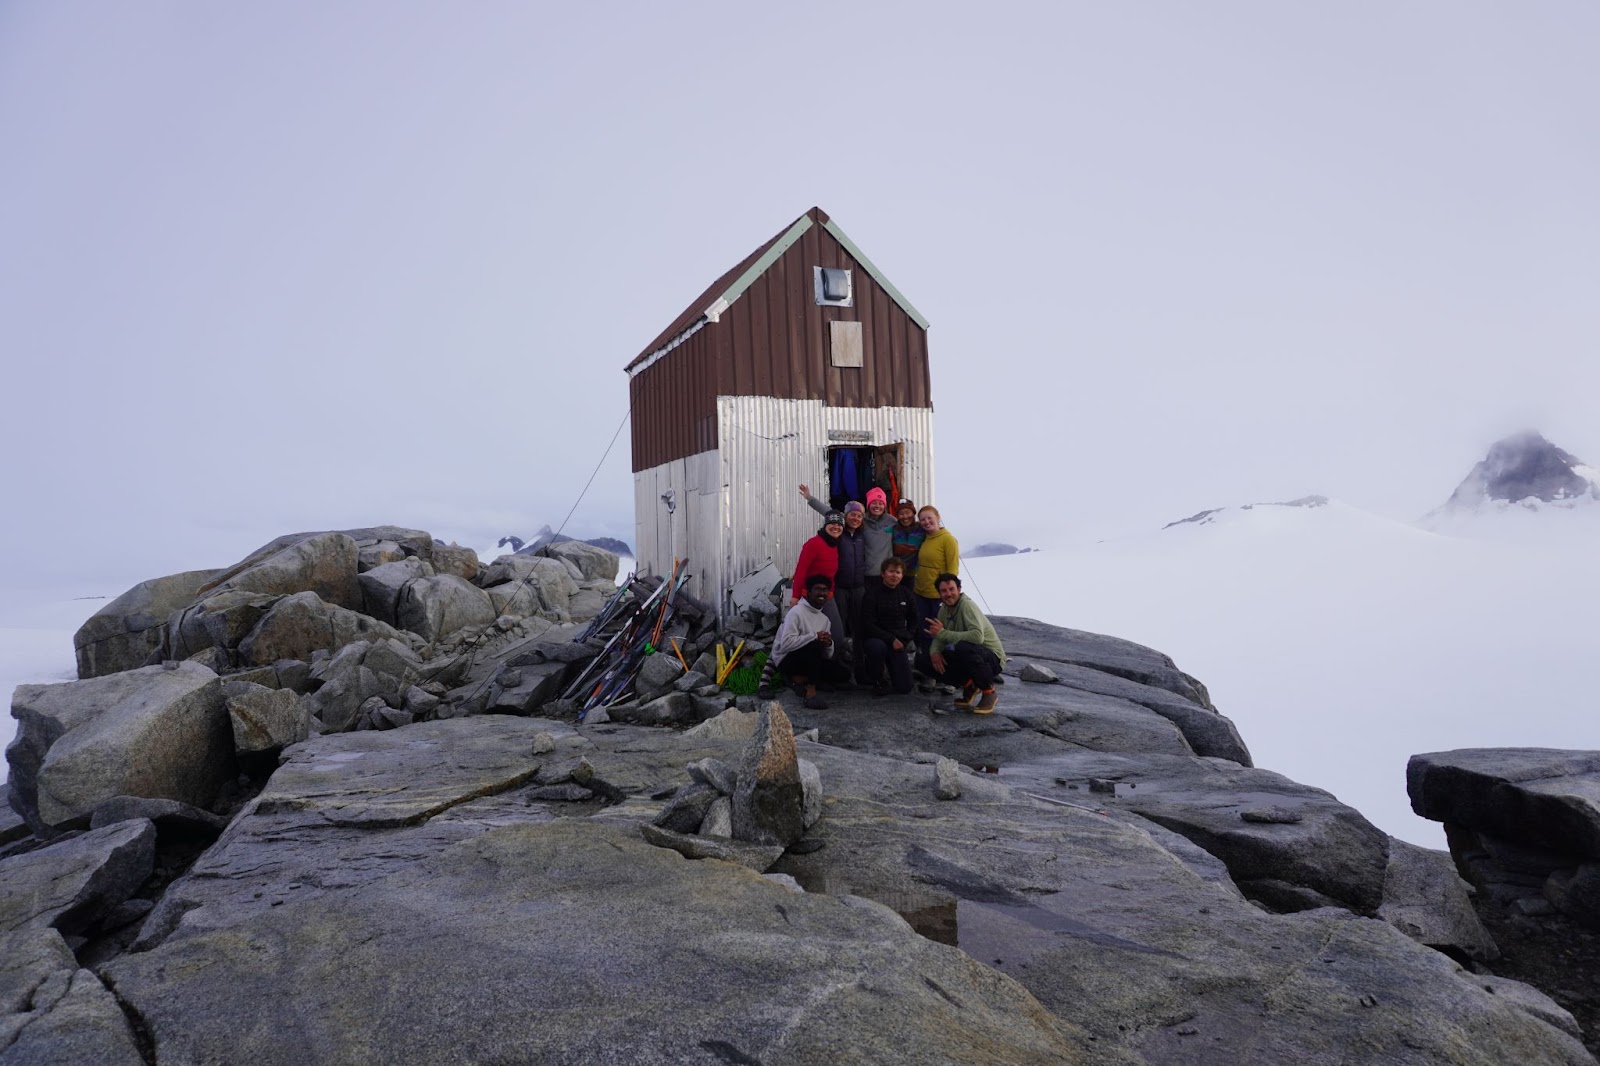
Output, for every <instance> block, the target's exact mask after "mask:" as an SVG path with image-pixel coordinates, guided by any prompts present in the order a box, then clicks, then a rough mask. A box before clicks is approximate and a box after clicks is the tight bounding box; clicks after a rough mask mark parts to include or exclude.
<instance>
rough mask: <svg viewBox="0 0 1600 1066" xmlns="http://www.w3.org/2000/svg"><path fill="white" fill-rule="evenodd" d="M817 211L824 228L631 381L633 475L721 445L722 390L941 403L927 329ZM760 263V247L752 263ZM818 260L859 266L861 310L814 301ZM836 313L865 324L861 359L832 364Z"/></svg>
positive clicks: (834, 402)
mask: <svg viewBox="0 0 1600 1066" xmlns="http://www.w3.org/2000/svg"><path fill="white" fill-rule="evenodd" d="M812 217H813V220H814V221H815V222H816V223H817V224H816V225H813V226H812V227H811V228H809V229H808V230H806V232H805V233H804V234H802V235H801V237H800V239H799V240H798V241H796V242H795V244H794V245H793V246H792V247H791V248H790V249H789V250H788V251H787V252H785V253H784V254H783V255H782V256H780V257H779V258H778V260H777V262H775V263H773V264H772V266H771V267H769V268H768V269H767V271H766V272H765V273H764V274H762V275H761V277H759V278H757V279H756V280H755V281H754V282H753V283H752V284H751V286H750V287H749V289H747V290H746V291H745V292H744V293H743V294H742V295H741V296H740V297H739V298H738V299H737V300H735V301H734V302H733V304H732V306H731V307H729V308H728V310H727V311H725V312H723V314H722V316H721V320H720V321H718V322H715V323H709V322H708V323H706V324H705V325H704V326H703V327H701V329H700V330H699V331H698V332H696V333H695V334H693V335H692V336H690V337H689V338H688V339H687V340H685V341H684V342H683V343H682V344H680V345H679V346H678V347H677V348H675V349H674V350H672V351H670V352H668V353H667V354H666V355H664V356H662V357H661V358H660V359H658V360H657V361H656V362H654V363H653V364H651V365H650V366H648V367H646V368H645V369H644V370H643V371H642V372H640V373H639V374H637V375H635V376H634V377H633V378H632V380H631V381H630V382H629V395H630V399H631V402H632V404H633V419H632V422H633V469H634V471H635V472H637V471H640V470H648V469H650V468H651V467H654V466H658V465H660V464H662V463H665V462H670V461H672V460H674V459H681V458H683V457H685V456H689V455H694V454H697V453H699V452H702V451H708V450H711V449H713V448H715V447H716V446H717V444H716V441H717V424H716V417H717V416H716V397H717V396H719V395H723V396H771V397H775V398H778V399H794V400H823V401H824V402H826V403H827V404H829V405H831V406H837V407H858V408H861V407H864V408H876V407H920V408H928V407H932V406H933V404H932V398H931V389H930V380H929V378H930V375H929V369H928V336H927V333H926V331H924V330H923V329H922V327H921V326H919V325H917V323H916V321H915V320H914V319H912V318H911V316H910V315H908V314H906V312H905V310H904V309H903V308H902V307H901V306H900V305H899V304H898V303H897V302H896V301H895V299H894V298H893V297H892V296H890V295H889V294H888V292H886V291H885V290H884V289H883V288H882V287H881V286H880V285H879V284H878V283H877V281H875V280H874V279H873V277H872V275H871V274H869V273H867V271H865V270H864V269H862V268H861V265H860V264H859V263H857V262H856V261H855V259H854V258H853V257H852V256H851V255H850V254H849V252H847V251H846V250H845V248H844V246H843V245H841V244H840V243H839V242H838V240H836V239H835V238H834V236H833V235H832V234H831V233H829V232H828V231H827V230H826V229H824V228H823V226H822V223H823V222H826V221H827V216H826V215H824V214H823V213H822V212H820V211H815V210H814V211H813V212H812ZM771 243H772V242H771V241H769V242H767V244H766V245H763V246H762V247H763V248H765V247H767V246H769V245H770V244H771ZM761 250H762V249H757V253H755V254H759V252H760V251H761ZM753 261H754V255H753V256H752V257H751V258H749V259H747V260H746V263H749V262H753ZM742 265H744V264H741V266H742ZM819 266H821V267H841V268H846V269H849V270H851V271H852V282H853V284H854V306H852V307H819V306H818V305H817V303H816V301H815V299H814V296H813V292H812V284H813V282H812V268H814V267H819ZM730 275H732V276H737V275H736V274H734V272H730ZM725 278H727V279H728V280H731V278H728V277H727V276H725ZM718 284H721V281H719V283H718ZM712 295H713V294H710V293H709V292H708V296H712ZM713 298H714V296H713ZM707 302H709V300H708V301H707ZM836 320H843V321H859V322H860V323H861V324H862V356H863V365H862V366H861V367H859V368H855V367H843V368H841V367H835V366H833V365H832V359H831V357H830V340H829V326H828V323H830V322H833V321H836ZM674 325H675V326H676V325H678V324H677V323H675V324H674Z"/></svg>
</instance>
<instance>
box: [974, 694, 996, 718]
mask: <svg viewBox="0 0 1600 1066" xmlns="http://www.w3.org/2000/svg"><path fill="white" fill-rule="evenodd" d="M999 702H1000V694H999V693H998V692H996V691H995V690H994V689H992V688H986V689H984V690H983V698H982V699H981V700H979V701H978V705H977V706H976V707H974V708H973V709H972V713H973V714H993V713H994V709H995V705H996V704H998V703H999Z"/></svg>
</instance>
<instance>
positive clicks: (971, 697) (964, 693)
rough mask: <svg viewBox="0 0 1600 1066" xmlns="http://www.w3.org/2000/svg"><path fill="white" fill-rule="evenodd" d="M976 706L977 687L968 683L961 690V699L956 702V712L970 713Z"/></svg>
mask: <svg viewBox="0 0 1600 1066" xmlns="http://www.w3.org/2000/svg"><path fill="white" fill-rule="evenodd" d="M977 705H978V686H977V685H974V684H973V683H972V682H971V681H968V682H967V684H966V687H965V688H963V689H962V690H961V698H960V699H958V700H956V710H958V711H970V710H972V709H973V708H974V707H976V706H977Z"/></svg>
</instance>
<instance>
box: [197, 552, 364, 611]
mask: <svg viewBox="0 0 1600 1066" xmlns="http://www.w3.org/2000/svg"><path fill="white" fill-rule="evenodd" d="M296 536H297V538H298V539H293V540H290V538H283V537H280V538H279V539H278V540H276V541H273V542H272V544H269V545H267V546H266V547H265V548H263V549H261V550H259V551H257V552H255V553H253V554H252V555H251V556H250V557H249V558H248V559H246V560H245V561H244V562H242V563H240V564H239V565H237V566H235V567H233V568H232V569H231V570H228V571H225V572H224V573H223V574H222V576H220V577H218V578H216V579H215V580H214V582H213V583H212V585H211V586H210V587H209V588H205V589H202V593H209V592H213V591H215V592H224V591H228V590H240V591H245V592H261V593H266V594H269V595H274V596H291V595H293V594H295V593H297V592H315V593H316V594H317V595H318V596H320V597H321V598H322V599H324V600H326V601H327V602H329V603H332V604H337V605H338V606H340V607H348V608H350V609H351V610H360V609H361V586H360V584H358V583H357V580H356V575H357V573H358V568H359V563H360V549H359V548H358V547H357V545H356V541H355V540H354V539H352V538H351V537H349V536H348V535H346V534H344V533H314V534H309V535H305V534H299V535H296ZM285 540H290V543H287V544H282V542H283V541H285ZM279 544H282V546H281V547H278V548H277V549H276V550H271V549H272V548H273V546H274V545H279Z"/></svg>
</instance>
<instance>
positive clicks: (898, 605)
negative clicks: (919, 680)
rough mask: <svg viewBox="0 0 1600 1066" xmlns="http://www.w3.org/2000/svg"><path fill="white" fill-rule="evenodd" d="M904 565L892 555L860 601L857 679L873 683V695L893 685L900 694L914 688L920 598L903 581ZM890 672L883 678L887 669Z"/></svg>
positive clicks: (887, 690)
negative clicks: (912, 656)
mask: <svg viewBox="0 0 1600 1066" xmlns="http://www.w3.org/2000/svg"><path fill="white" fill-rule="evenodd" d="M905 572H906V570H905V565H904V564H903V563H901V562H900V560H899V559H896V558H894V557H893V556H890V557H889V558H887V559H885V560H884V561H883V565H882V566H881V567H880V568H879V575H880V577H881V580H880V581H879V582H877V583H874V584H869V585H868V586H867V591H866V596H865V598H864V599H863V600H862V601H861V624H860V627H859V633H858V640H859V641H860V644H861V651H860V658H861V663H862V666H861V673H859V674H857V675H856V680H857V681H858V682H860V683H861V684H863V685H872V686H873V689H872V694H873V695H874V696H887V695H888V694H889V692H890V690H891V689H892V690H893V691H894V692H897V693H899V694H900V695H902V696H903V695H905V694H906V693H908V692H910V691H911V659H910V658H909V654H910V650H911V647H912V645H913V644H915V643H916V631H917V623H918V622H920V621H921V617H922V616H921V615H920V614H919V613H918V611H917V598H916V596H914V595H913V594H912V592H911V589H910V587H909V586H907V585H906V584H904V583H903V580H902V579H903V578H904V577H905ZM885 670H887V671H888V674H889V679H888V682H887V683H885V682H884V678H883V675H884V671H885Z"/></svg>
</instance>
